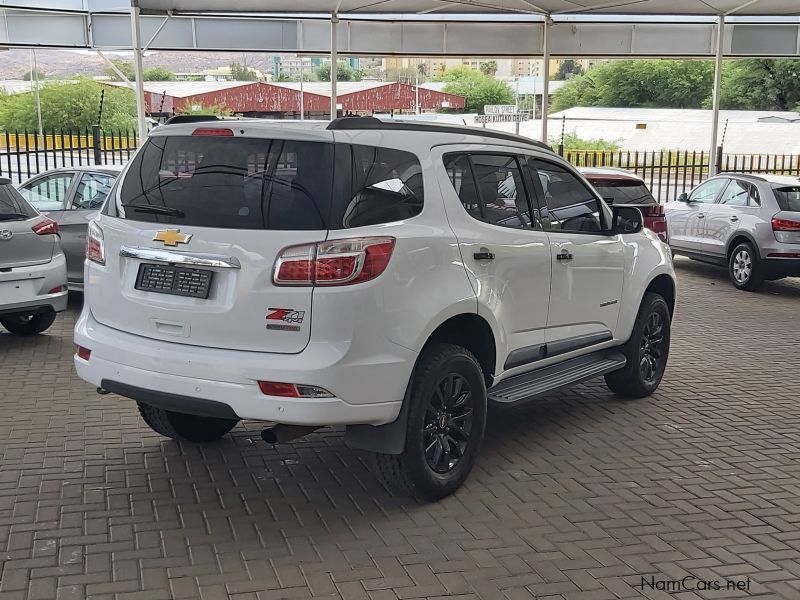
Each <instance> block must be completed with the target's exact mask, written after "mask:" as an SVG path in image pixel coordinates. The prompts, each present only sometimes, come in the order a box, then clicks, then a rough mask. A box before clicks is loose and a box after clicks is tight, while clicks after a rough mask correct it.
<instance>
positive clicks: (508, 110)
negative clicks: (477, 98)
mask: <svg viewBox="0 0 800 600" xmlns="http://www.w3.org/2000/svg"><path fill="white" fill-rule="evenodd" d="M518 110H519V109H518V108H517V106H516V105H515V104H486V105H485V106H484V107H483V112H484V113H486V114H487V115H509V114H512V113H515V112H518Z"/></svg>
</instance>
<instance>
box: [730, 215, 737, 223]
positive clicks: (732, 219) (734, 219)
mask: <svg viewBox="0 0 800 600" xmlns="http://www.w3.org/2000/svg"><path fill="white" fill-rule="evenodd" d="M738 220H739V217H737V216H736V215H733V216H732V217H731V221H733V222H734V223H735V222H736V221H738Z"/></svg>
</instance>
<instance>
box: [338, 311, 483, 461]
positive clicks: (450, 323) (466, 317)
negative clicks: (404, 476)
mask: <svg viewBox="0 0 800 600" xmlns="http://www.w3.org/2000/svg"><path fill="white" fill-rule="evenodd" d="M437 343H449V344H456V345H458V346H462V347H464V348H466V349H467V350H469V351H470V352H472V353H473V354H474V355H475V358H477V359H478V363H479V365H480V367H481V370H482V371H483V376H484V378H485V379H486V387H487V388H489V387H491V385H492V382H493V378H494V369H495V366H496V361H497V344H496V342H495V337H494V332H493V331H492V328H491V326H490V325H489V323H488V322H487V321H486V319H484V318H483V317H482V316H480V315H478V314H476V313H460V314H457V315H453V316H451V317H449V318H448V319H446V320H445V321H444V322H442V323H441V324H439V325H438V326H437V327H436V328H435V329H434V330H433V331H432V332H431V333H430V335H429V336H428V338H427V340H426V341H425V343H424V344H423V345H422V348H421V350H420V353H419V354H418V355H417V360H416V361H415V363H414V368H413V369H412V371H411V377H409V380H408V385H407V386H406V393H405V395H404V397H403V404H402V406H401V407H400V413H399V414H398V415H397V419H395V420H394V421H392V422H391V423H387V424H385V425H378V426H374V425H348V426H347V428H346V430H345V442H346V443H347V445H348V446H349V447H351V448H356V449H359V450H368V451H371V452H380V453H383V454H402V452H403V450H404V449H405V443H406V423H407V422H408V407H409V404H410V402H409V400H410V394H411V382H412V380H413V379H414V374H415V373H416V370H417V365H418V364H419V359H420V357H421V356H422V354H423V352H424V351H425V349H426V348H428V347H430V346H431V345H432V344H437Z"/></svg>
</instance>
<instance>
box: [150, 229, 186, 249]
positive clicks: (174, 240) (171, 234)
mask: <svg viewBox="0 0 800 600" xmlns="http://www.w3.org/2000/svg"><path fill="white" fill-rule="evenodd" d="M190 239H192V234H191V233H181V232H180V229H165V230H164V231H158V232H156V234H155V235H154V236H153V241H154V242H164V245H165V246H177V245H178V244H188V243H189V240H190Z"/></svg>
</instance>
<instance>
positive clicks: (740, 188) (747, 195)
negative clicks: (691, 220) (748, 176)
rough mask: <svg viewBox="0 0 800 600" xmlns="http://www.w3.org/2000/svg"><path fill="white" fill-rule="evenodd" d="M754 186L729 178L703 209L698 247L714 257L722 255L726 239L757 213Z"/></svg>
mask: <svg viewBox="0 0 800 600" xmlns="http://www.w3.org/2000/svg"><path fill="white" fill-rule="evenodd" d="M757 194H758V192H756V190H755V187H754V186H753V185H752V184H751V183H749V182H747V181H742V180H740V179H731V180H730V182H729V183H728V185H727V186H726V187H725V189H724V190H723V191H722V194H720V196H719V199H718V200H717V202H715V203H714V204H710V205H708V206H707V207H706V208H705V209H704V214H705V231H704V232H703V243H702V246H701V250H702V252H703V254H708V255H711V256H714V257H716V258H725V257H726V253H727V248H728V240H730V239H731V238H732V236H733V234H734V233H735V232H736V231H738V230H739V229H741V228H742V226H744V225H746V223H747V222H748V220H749V219H750V217H751V216H757V214H758V208H759V204H758V199H757Z"/></svg>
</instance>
